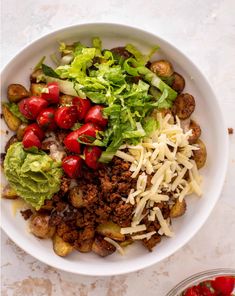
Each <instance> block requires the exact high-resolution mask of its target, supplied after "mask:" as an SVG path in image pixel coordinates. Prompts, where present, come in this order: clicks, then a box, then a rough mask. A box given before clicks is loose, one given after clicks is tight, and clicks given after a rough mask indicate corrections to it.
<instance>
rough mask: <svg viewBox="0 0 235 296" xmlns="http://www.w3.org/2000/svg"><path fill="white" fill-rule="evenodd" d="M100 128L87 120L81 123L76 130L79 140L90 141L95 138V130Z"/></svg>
mask: <svg viewBox="0 0 235 296" xmlns="http://www.w3.org/2000/svg"><path fill="white" fill-rule="evenodd" d="M101 130H102V129H101V128H100V127H99V126H98V125H96V124H93V123H91V122H88V123H85V124H83V125H82V126H81V127H80V128H79V129H77V130H76V132H77V136H78V138H79V140H80V141H81V142H84V143H92V142H94V140H95V139H96V132H97V131H101Z"/></svg>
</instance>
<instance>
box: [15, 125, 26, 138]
mask: <svg viewBox="0 0 235 296" xmlns="http://www.w3.org/2000/svg"><path fill="white" fill-rule="evenodd" d="M27 126H28V125H27V124H26V123H21V125H20V126H19V128H18V130H17V132H16V136H17V139H18V141H22V140H23V137H24V133H25V130H26V128H27Z"/></svg>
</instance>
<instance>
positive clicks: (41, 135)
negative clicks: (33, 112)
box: [24, 123, 45, 141]
mask: <svg viewBox="0 0 235 296" xmlns="http://www.w3.org/2000/svg"><path fill="white" fill-rule="evenodd" d="M28 131H33V132H34V134H35V135H36V136H37V137H38V138H39V140H40V141H42V140H43V138H44V137H45V134H44V132H43V130H42V129H41V128H40V127H39V125H38V124H37V123H32V124H30V125H28V126H27V127H26V129H25V132H24V134H26V133H27V132H28Z"/></svg>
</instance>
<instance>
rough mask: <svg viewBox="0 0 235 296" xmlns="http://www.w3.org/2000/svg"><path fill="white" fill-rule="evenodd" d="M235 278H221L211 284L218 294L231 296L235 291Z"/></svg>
mask: <svg viewBox="0 0 235 296" xmlns="http://www.w3.org/2000/svg"><path fill="white" fill-rule="evenodd" d="M234 285H235V278H234V277H232V276H219V277H217V278H215V279H214V281H212V282H211V286H212V287H213V289H214V290H215V291H216V292H217V294H218V293H220V294H221V295H222V296H223V295H226V296H227V295H230V294H231V293H232V291H233V289H234Z"/></svg>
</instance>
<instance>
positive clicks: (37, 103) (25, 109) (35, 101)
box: [18, 97, 48, 120]
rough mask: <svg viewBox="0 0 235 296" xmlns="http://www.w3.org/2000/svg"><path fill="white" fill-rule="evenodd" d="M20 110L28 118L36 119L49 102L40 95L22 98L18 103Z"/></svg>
mask: <svg viewBox="0 0 235 296" xmlns="http://www.w3.org/2000/svg"><path fill="white" fill-rule="evenodd" d="M18 106H19V110H20V112H21V113H22V114H23V115H24V117H26V118H27V119H31V120H33V119H36V118H37V116H38V114H39V113H40V112H41V111H42V110H43V109H45V108H46V107H47V106H48V102H47V101H46V100H44V99H42V98H39V97H30V98H27V99H24V100H21V101H20V102H19V104H18Z"/></svg>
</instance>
